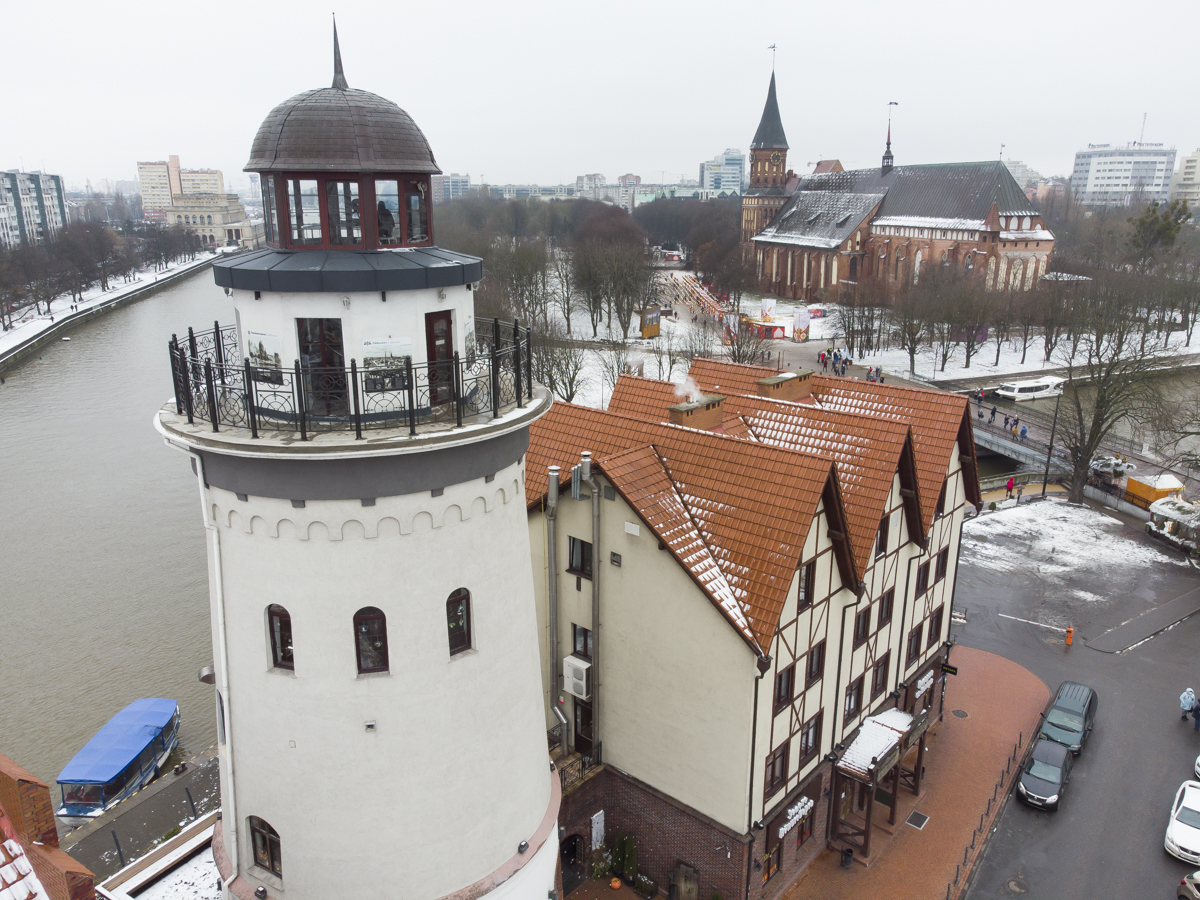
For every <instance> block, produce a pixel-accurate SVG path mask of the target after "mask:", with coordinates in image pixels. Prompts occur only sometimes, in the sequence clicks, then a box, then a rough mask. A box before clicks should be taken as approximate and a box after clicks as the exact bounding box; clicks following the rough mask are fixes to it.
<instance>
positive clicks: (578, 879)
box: [560, 834, 587, 896]
mask: <svg viewBox="0 0 1200 900" xmlns="http://www.w3.org/2000/svg"><path fill="white" fill-rule="evenodd" d="M560 853H561V857H562V880H563V896H567V895H568V894H570V893H571V891H573V890H575V888H577V887H579V886H580V885H581V884H583V883H584V882H585V881H587V849H586V848H585V846H584V843H583V838H582V837H580V836H579V835H577V834H573V835H571V836H570V837H568V838H567V839H566V840H565V841H563V842H562V848H561V850H560Z"/></svg>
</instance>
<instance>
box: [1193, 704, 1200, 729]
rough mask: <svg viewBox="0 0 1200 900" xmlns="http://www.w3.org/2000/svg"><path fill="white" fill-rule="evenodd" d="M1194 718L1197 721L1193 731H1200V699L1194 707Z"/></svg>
mask: <svg viewBox="0 0 1200 900" xmlns="http://www.w3.org/2000/svg"><path fill="white" fill-rule="evenodd" d="M1192 720H1193V721H1194V722H1195V724H1194V725H1193V726H1192V731H1200V700H1197V701H1196V705H1195V706H1193V707H1192Z"/></svg>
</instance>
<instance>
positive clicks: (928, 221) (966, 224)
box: [871, 216, 986, 231]
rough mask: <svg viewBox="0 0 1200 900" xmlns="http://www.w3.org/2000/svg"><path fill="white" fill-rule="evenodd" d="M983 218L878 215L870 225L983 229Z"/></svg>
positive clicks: (962, 229) (960, 229)
mask: <svg viewBox="0 0 1200 900" xmlns="http://www.w3.org/2000/svg"><path fill="white" fill-rule="evenodd" d="M985 224H986V220H985V219H953V218H943V217H939V216H879V217H877V218H875V219H872V220H871V227H872V228H874V227H875V226H876V225H887V226H892V227H896V228H946V229H950V228H954V229H957V230H959V231H983V229H984V225H985Z"/></svg>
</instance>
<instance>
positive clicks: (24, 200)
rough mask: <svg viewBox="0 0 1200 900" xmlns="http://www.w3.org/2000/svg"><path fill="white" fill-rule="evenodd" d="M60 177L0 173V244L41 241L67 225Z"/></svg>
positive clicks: (11, 245)
mask: <svg viewBox="0 0 1200 900" xmlns="http://www.w3.org/2000/svg"><path fill="white" fill-rule="evenodd" d="M66 221H67V206H66V192H65V191H64V190H63V182H62V177H61V176H59V175H47V174H45V173H44V172H20V171H18V170H17V169H10V170H8V171H7V172H0V244H2V245H4V246H5V247H15V246H16V245H17V244H19V243H33V244H40V243H42V242H43V241H46V240H49V239H50V238H52V237H53V236H54V235H55V234H57V233H58V230H59V229H60V228H62V227H63V225H64V224H66Z"/></svg>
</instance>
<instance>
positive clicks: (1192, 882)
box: [1175, 872, 1200, 900]
mask: <svg viewBox="0 0 1200 900" xmlns="http://www.w3.org/2000/svg"><path fill="white" fill-rule="evenodd" d="M1175 897H1176V900H1200V872H1193V873H1192V874H1191V875H1184V876H1183V880H1182V881H1181V882H1179V888H1178V890H1176V891H1175Z"/></svg>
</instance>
